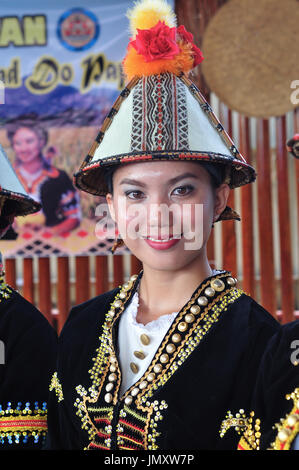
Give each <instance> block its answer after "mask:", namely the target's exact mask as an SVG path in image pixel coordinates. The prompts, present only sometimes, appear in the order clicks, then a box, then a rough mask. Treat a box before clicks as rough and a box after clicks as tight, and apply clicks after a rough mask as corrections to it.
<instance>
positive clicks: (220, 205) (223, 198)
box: [214, 183, 230, 222]
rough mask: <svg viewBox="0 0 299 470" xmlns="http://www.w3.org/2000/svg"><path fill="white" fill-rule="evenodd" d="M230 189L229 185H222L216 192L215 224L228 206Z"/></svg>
mask: <svg viewBox="0 0 299 470" xmlns="http://www.w3.org/2000/svg"><path fill="white" fill-rule="evenodd" d="M229 192H230V188H229V186H228V184H225V183H223V184H221V185H220V186H218V188H216V190H215V205H214V222H216V220H217V219H218V217H219V216H220V214H221V213H222V212H223V211H224V209H225V208H226V205H227V200H228V196H229Z"/></svg>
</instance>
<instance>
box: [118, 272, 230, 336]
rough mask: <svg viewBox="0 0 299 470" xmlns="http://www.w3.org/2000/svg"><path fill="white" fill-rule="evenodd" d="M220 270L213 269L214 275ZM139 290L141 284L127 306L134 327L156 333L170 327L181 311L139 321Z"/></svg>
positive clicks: (129, 318) (128, 316)
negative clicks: (142, 321)
mask: <svg viewBox="0 0 299 470" xmlns="http://www.w3.org/2000/svg"><path fill="white" fill-rule="evenodd" d="M219 272H221V271H220V270H217V269H213V270H212V276H215V275H216V274H218V273H219ZM138 291H139V286H138V287H137V290H136V292H135V293H134V295H133V297H132V299H131V302H130V304H129V305H128V306H127V308H126V314H127V320H128V321H129V323H130V324H131V325H132V327H134V328H139V329H140V330H143V331H147V332H151V333H154V332H155V331H156V332H157V331H159V330H161V329H164V328H166V327H169V326H170V325H171V323H172V322H173V320H174V319H175V317H176V316H177V314H178V313H179V312H172V313H169V314H165V315H161V316H160V317H159V318H157V319H156V320H152V321H151V322H149V323H147V324H146V325H144V324H143V323H139V322H137V319H136V317H137V312H138V307H139V292H138Z"/></svg>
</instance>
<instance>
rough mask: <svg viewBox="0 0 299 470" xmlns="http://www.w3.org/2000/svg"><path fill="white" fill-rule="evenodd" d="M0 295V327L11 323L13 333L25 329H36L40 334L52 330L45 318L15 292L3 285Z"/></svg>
mask: <svg viewBox="0 0 299 470" xmlns="http://www.w3.org/2000/svg"><path fill="white" fill-rule="evenodd" d="M3 289H4V292H3ZM3 293H4V294H5V296H4V297H3ZM0 294H1V302H0V325H2V327H4V325H7V324H11V323H13V324H14V328H13V331H14V332H18V331H20V332H23V333H24V332H25V330H26V327H27V329H38V330H39V331H40V333H42V332H43V331H46V332H48V331H52V330H53V328H52V327H51V325H50V324H49V322H48V320H47V319H46V318H45V316H44V315H43V314H42V313H41V312H40V311H39V310H38V309H37V308H36V307H35V306H34V305H33V304H32V303H31V302H29V301H28V300H26V299H25V298H24V297H23V296H22V295H21V294H20V293H19V292H18V291H17V290H15V289H13V288H12V287H10V286H8V285H5V287H4V288H3V287H2V289H1V293H0ZM53 331H54V330H53Z"/></svg>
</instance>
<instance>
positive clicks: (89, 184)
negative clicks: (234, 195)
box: [74, 0, 256, 220]
mask: <svg viewBox="0 0 299 470" xmlns="http://www.w3.org/2000/svg"><path fill="white" fill-rule="evenodd" d="M153 4H156V5H159V6H161V5H167V4H166V3H165V2H163V1H162V0H156V1H154V2H152V1H151V2H149V1H148V0H144V1H143V2H141V3H139V4H137V7H135V8H139V11H138V14H139V13H140V11H142V8H144V10H145V12H146V13H147V15H146V18H147V21H149V20H148V18H149V17H150V15H149V14H148V10H146V9H147V8H148V9H150V8H151V7H152V5H153ZM135 11H136V10H135ZM132 16H133V17H134V14H133V15H132V14H131V23H132ZM137 16H138V15H137ZM161 17H162V18H164V20H165V17H166V15H164V16H163V15H161V16H160V18H161ZM158 18H159V16H158ZM143 20H144V18H143ZM143 20H142V21H141V20H140V19H139V22H138V18H137V20H136V22H137V25H138V24H140V23H142V22H143ZM154 21H155V22H154V26H152V27H151V28H150V29H146V28H143V29H142V28H141V29H140V27H139V28H138V29H137V32H136V39H133V40H131V42H130V44H129V47H128V53H127V56H126V58H125V60H124V63H123V65H124V71H125V73H126V75H127V77H128V78H129V79H130V81H129V83H128V84H127V86H126V87H125V89H124V90H123V91H122V92H121V94H120V96H119V97H118V98H117V100H116V102H115V103H114V105H113V107H112V109H111V111H110V112H109V114H108V116H107V117H106V119H105V120H104V122H103V125H102V127H101V129H100V132H99V134H98V136H97V138H96V140H95V142H94V143H93V145H92V147H91V149H90V151H89V153H88V155H87V157H86V158H85V160H84V162H83V164H82V165H81V167H80V170H79V172H78V173H76V174H75V176H74V178H75V185H76V186H77V187H78V188H80V189H82V190H84V191H86V192H89V193H91V194H95V195H102V196H104V195H106V194H107V191H108V188H107V184H106V181H105V168H107V167H111V166H112V165H117V164H124V163H129V162H141V161H161V160H169V161H174V160H183V161H184V160H190V161H199V162H209V163H213V164H215V165H222V166H224V167H225V175H226V176H225V181H224V182H226V183H227V184H229V186H230V187H231V188H235V187H238V186H242V185H244V184H247V183H250V182H252V181H254V180H255V176H256V175H255V170H254V169H253V168H252V167H251V166H250V165H248V164H247V163H246V161H245V159H244V158H243V157H242V155H241V154H240V153H239V151H238V150H237V148H236V146H235V145H234V143H233V142H232V140H231V138H230V137H229V136H228V134H227V133H226V132H225V130H224V128H223V126H222V125H221V123H220V122H219V121H218V119H217V117H216V116H215V114H214V113H213V111H212V109H211V107H210V105H209V104H208V103H207V101H206V100H205V99H204V97H203V96H202V94H201V93H200V91H199V90H198V88H197V87H196V86H195V84H194V83H193V82H192V81H191V80H190V79H189V78H188V72H189V70H190V69H192V68H193V66H194V65H197V64H198V63H200V62H201V60H202V59H203V58H202V56H201V53H200V50H199V49H198V48H197V47H196V46H195V45H194V44H193V43H192V40H193V36H192V34H190V33H188V32H187V31H186V30H185V28H184V27H182V26H181V27H179V28H175V27H170V26H172V24H173V23H172V22H173V16H172V17H171V19H170V20H169V21H168V24H170V26H167V22H166V21H164V22H162V21H161V20H159V21H158V22H157V17H155V18H154ZM159 35H160V36H163V38H164V39H165V37H166V38H171V37H172V38H173V42H172V43H171V40H169V42H170V45H169V47H170V49H171V48H172V51H170V52H169V49H168V51H167V53H166V54H164V56H163V51H162V53H161V54H160V56H159V55H158V58H157V57H154V58H153V57H152V56H151V53H150V52H148V51H149V48H150V47H151V44H149V43H150V39H149V38H150V37H151V36H152V37H154V38H155V40H157V38H158V40H159ZM167 40H168V39H166V42H167ZM176 47H177V50H176V49H175V48H176ZM136 48H137V49H136ZM165 56H166V58H165ZM190 58H191V61H190ZM229 218H238V217H236V213H235V212H234V211H232V210H231V209H229V208H227V209H226V211H225V214H224V213H223V217H221V216H220V218H219V219H218V220H220V219H229Z"/></svg>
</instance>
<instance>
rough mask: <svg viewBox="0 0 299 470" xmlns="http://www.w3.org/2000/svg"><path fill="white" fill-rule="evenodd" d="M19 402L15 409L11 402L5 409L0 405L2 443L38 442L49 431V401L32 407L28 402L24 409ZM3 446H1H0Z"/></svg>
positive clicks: (0, 436) (0, 442) (0, 438)
mask: <svg viewBox="0 0 299 470" xmlns="http://www.w3.org/2000/svg"><path fill="white" fill-rule="evenodd" d="M21 407H22V403H21V402H19V403H18V404H17V407H16V408H15V409H13V408H12V407H11V403H8V404H7V408H6V409H3V408H2V406H1V405H0V444H5V440H7V441H8V443H9V444H20V443H22V444H27V442H28V440H29V439H30V441H31V442H32V440H33V442H34V444H37V443H38V442H39V441H40V438H42V439H44V438H45V436H46V433H47V403H45V402H44V403H43V404H42V407H39V404H38V402H35V403H34V408H33V409H32V408H30V403H29V402H27V403H26V404H25V407H24V408H23V409H22V408H21ZM0 448H1V447H0Z"/></svg>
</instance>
